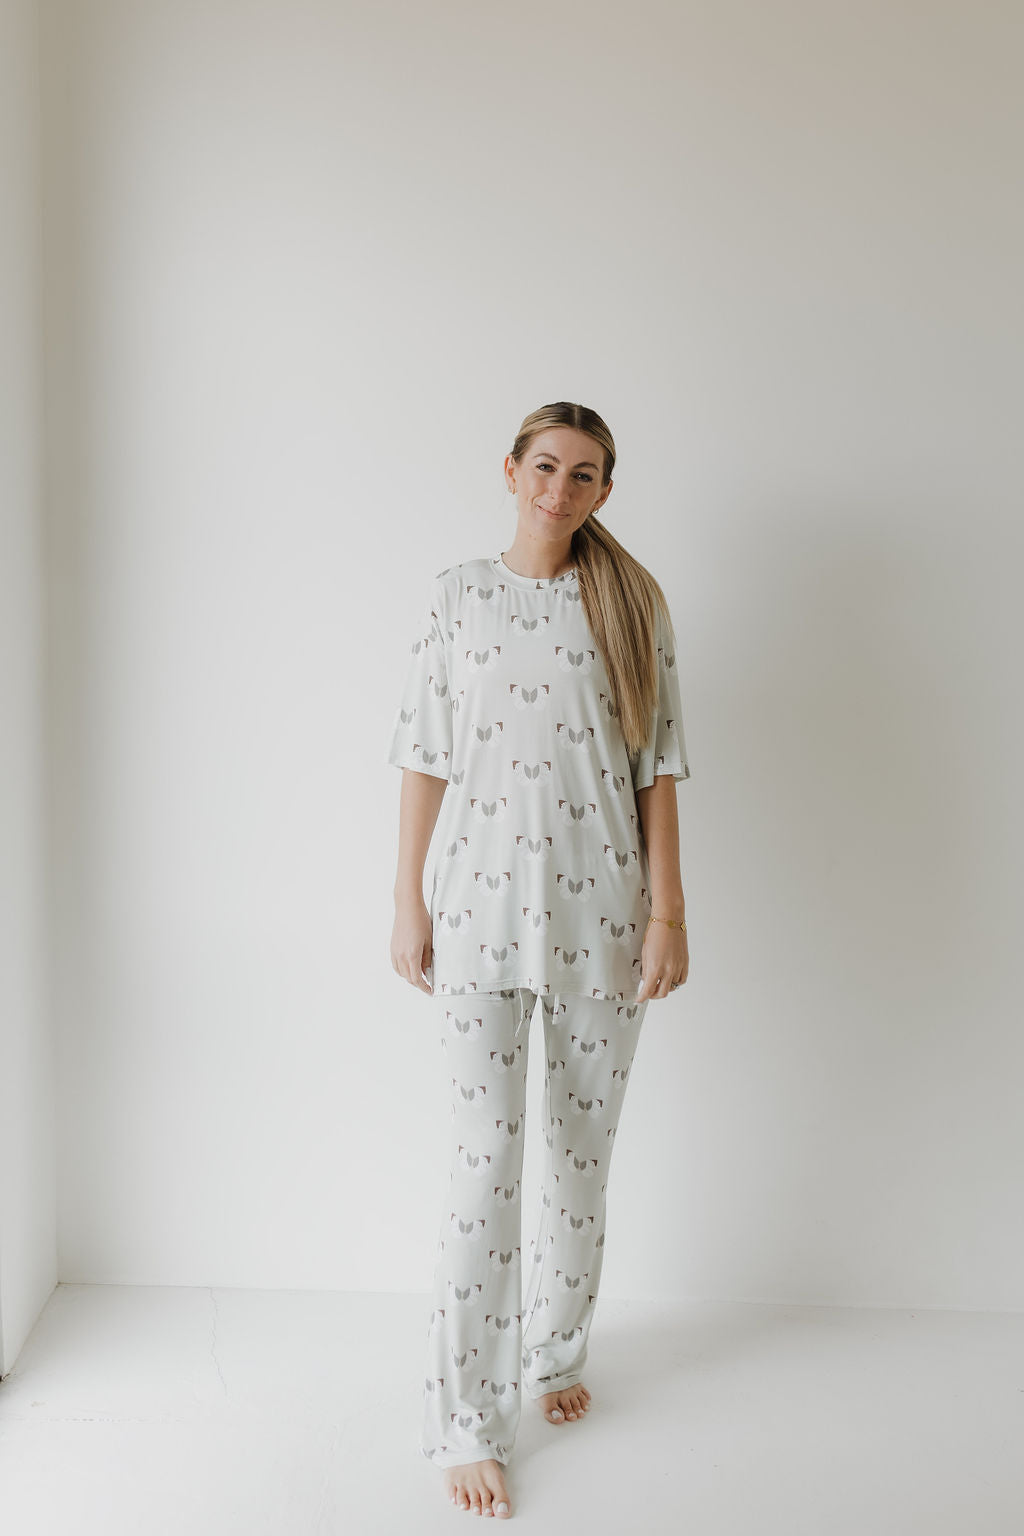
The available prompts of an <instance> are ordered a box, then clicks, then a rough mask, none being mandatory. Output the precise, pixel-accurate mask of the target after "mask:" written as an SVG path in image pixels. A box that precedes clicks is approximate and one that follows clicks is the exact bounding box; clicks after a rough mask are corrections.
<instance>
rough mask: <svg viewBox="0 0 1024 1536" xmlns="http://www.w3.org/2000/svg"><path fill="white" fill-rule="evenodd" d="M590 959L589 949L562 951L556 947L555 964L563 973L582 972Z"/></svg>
mask: <svg viewBox="0 0 1024 1536" xmlns="http://www.w3.org/2000/svg"><path fill="white" fill-rule="evenodd" d="M589 958H590V950H589V949H572V950H568V949H562V947H561V946H560V945H559V944H556V945H555V964H556V965H557V966H558V968H559V970H562V971H582V969H583V967H584V966H585V965H586V963H587V961H588V960H589Z"/></svg>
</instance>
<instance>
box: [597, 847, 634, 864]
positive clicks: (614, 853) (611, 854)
mask: <svg viewBox="0 0 1024 1536" xmlns="http://www.w3.org/2000/svg"><path fill="white" fill-rule="evenodd" d="M602 852H603V854H604V857H605V860H606V862H607V863H608V865H609V867H610V868H611V869H628V868H629V866H630V865H631V864H639V862H640V860H639V857H638V854H637V850H636V849H635V848H613V847H612V845H611V843H605V845H604V847H603V849H602Z"/></svg>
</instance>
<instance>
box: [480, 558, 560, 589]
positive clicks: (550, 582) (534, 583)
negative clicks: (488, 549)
mask: <svg viewBox="0 0 1024 1536" xmlns="http://www.w3.org/2000/svg"><path fill="white" fill-rule="evenodd" d="M491 566H492V567H493V569H494V572H495V574H496V575H498V576H500V577H501V579H502V580H503V581H510V582H512V584H513V586H516V587H530V588H534V587H557V586H561V584H562V583H563V582H567V581H575V580H576V567H575V566H574V565H573V566H570V567H569V569H568V570H567V571H563V572H562V574H561V575H560V576H521V575H520V574H519V572H518V571H513V570H512V569H511V567H510V566H507V565H506V564H505V562H504V560H503V559H502V558H501V555H500V553H499V554H497V555H492V556H491Z"/></svg>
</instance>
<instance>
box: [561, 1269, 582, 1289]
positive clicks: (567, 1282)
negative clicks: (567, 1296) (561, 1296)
mask: <svg viewBox="0 0 1024 1536" xmlns="http://www.w3.org/2000/svg"><path fill="white" fill-rule="evenodd" d="M588 1275H589V1271H588V1272H587V1274H586V1275H567V1274H566V1272H565V1270H564V1269H556V1270H555V1282H556V1284H558V1285H560V1286H561V1287H562V1289H563V1291H578V1290H579V1289H580V1288H581V1286H582V1285H583V1283H584V1282H585V1281H586V1280H587V1278H588Z"/></svg>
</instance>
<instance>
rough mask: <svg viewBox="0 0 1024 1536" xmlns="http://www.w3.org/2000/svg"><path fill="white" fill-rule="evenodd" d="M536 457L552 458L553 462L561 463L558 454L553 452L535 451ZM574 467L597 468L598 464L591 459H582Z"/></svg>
mask: <svg viewBox="0 0 1024 1536" xmlns="http://www.w3.org/2000/svg"><path fill="white" fill-rule="evenodd" d="M534 458H535V459H550V460H551V462H552V464H557V463H559V460H558V459H557V458H556V456H555V455H554V454H553V453H544V452H541V453H535V454H534ZM574 467H575V468H576V469H596V468H597V465H596V464H591V462H590V460H589V459H581V460H580V462H579V463H578V464H577V465H575V466H574Z"/></svg>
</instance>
